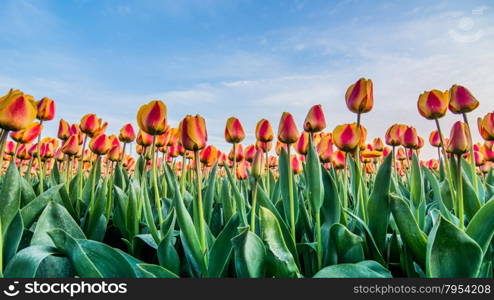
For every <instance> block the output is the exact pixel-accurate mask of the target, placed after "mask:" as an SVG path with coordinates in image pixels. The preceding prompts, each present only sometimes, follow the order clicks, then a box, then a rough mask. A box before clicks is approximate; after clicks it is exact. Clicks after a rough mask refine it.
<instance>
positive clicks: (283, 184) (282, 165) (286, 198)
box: [278, 148, 299, 224]
mask: <svg viewBox="0 0 494 300" xmlns="http://www.w3.org/2000/svg"><path fill="white" fill-rule="evenodd" d="M289 166H290V160H289V158H288V153H287V152H286V150H285V149H284V148H281V153H280V156H279V162H278V168H279V174H280V178H279V180H278V181H279V183H280V191H281V200H282V201H283V211H284V216H285V221H286V222H287V224H290V189H289V188H288V179H289V177H288V176H292V177H293V174H292V172H289V170H291V168H289ZM292 181H293V201H294V217H295V224H296V223H297V219H298V214H299V203H298V197H297V186H296V184H295V180H293V178H292Z"/></svg>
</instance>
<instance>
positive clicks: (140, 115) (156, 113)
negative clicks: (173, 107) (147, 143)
mask: <svg viewBox="0 0 494 300" xmlns="http://www.w3.org/2000/svg"><path fill="white" fill-rule="evenodd" d="M166 116H167V110H166V105H165V104H164V103H163V102H162V101H159V100H154V101H151V102H149V103H148V104H145V105H142V106H141V107H140V108H139V111H138V112H137V124H138V125H139V128H140V129H141V130H142V131H144V132H145V133H148V134H150V135H159V134H163V133H165V131H166Z"/></svg>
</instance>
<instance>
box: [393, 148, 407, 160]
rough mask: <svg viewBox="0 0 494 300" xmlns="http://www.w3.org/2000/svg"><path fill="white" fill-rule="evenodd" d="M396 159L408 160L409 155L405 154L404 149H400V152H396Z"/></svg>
mask: <svg viewBox="0 0 494 300" xmlns="http://www.w3.org/2000/svg"><path fill="white" fill-rule="evenodd" d="M396 159H397V160H405V159H407V155H406V153H405V150H403V148H398V151H397V152H396Z"/></svg>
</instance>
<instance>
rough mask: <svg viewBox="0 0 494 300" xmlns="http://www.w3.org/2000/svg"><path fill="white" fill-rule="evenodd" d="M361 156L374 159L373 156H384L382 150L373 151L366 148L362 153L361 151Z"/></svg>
mask: <svg viewBox="0 0 494 300" xmlns="http://www.w3.org/2000/svg"><path fill="white" fill-rule="evenodd" d="M360 155H361V157H363V158H367V159H373V158H378V157H381V156H382V153H381V152H380V151H375V150H374V151H372V150H364V151H362V153H360Z"/></svg>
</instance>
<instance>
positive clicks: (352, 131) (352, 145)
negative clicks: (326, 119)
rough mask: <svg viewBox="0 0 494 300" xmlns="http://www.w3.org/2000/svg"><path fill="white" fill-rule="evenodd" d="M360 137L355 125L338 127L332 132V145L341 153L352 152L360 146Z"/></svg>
mask: <svg viewBox="0 0 494 300" xmlns="http://www.w3.org/2000/svg"><path fill="white" fill-rule="evenodd" d="M360 135H361V130H359V129H358V128H357V123H352V124H343V125H338V126H336V128H335V129H334V130H333V143H334V144H335V145H336V147H338V149H340V150H342V151H345V152H353V151H354V150H355V149H356V148H357V147H358V146H359V144H360Z"/></svg>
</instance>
